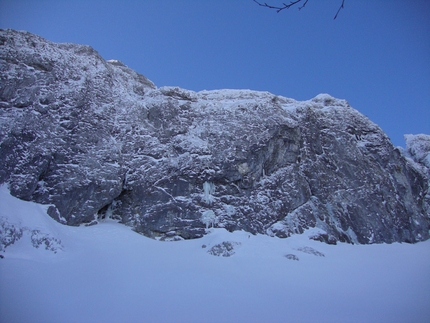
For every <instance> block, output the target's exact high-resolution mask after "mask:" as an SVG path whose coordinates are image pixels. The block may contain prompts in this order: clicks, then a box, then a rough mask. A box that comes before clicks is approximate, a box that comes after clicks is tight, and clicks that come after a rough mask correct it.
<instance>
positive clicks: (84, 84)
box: [0, 30, 430, 244]
mask: <svg viewBox="0 0 430 323" xmlns="http://www.w3.org/2000/svg"><path fill="white" fill-rule="evenodd" d="M423 167H424V166H419V167H418V166H417V162H415V161H413V159H411V158H407V156H406V157H405V155H404V154H402V153H401V151H400V150H399V149H397V148H395V147H393V146H392V144H391V142H390V140H389V138H388V137H387V136H386V135H385V134H384V133H383V132H382V130H381V129H380V128H379V127H378V126H377V125H375V124H374V123H372V122H371V121H370V120H369V119H367V118H366V117H365V116H363V115H362V114H360V113H359V112H357V111H356V110H354V109H353V108H351V107H350V106H349V104H348V103H347V102H346V101H344V100H339V99H335V98H333V97H331V96H329V95H326V94H322V95H318V96H317V97H315V98H314V99H312V100H309V101H304V102H298V101H295V100H292V99H288V98H284V97H280V96H275V95H273V94H270V93H267V92H256V91H248V90H219V91H202V92H198V93H196V92H193V91H188V90H185V89H180V88H177V87H162V88H156V87H155V85H154V84H153V83H152V82H151V81H149V80H148V79H147V78H145V77H144V76H142V75H140V74H138V73H136V72H134V71H132V70H131V69H129V68H128V67H126V66H125V65H124V64H123V63H121V62H119V61H105V60H104V59H103V58H102V57H101V56H100V55H99V54H98V53H97V52H96V51H95V50H94V49H92V48H91V47H89V46H83V45H74V44H54V43H51V42H49V41H47V40H45V39H43V38H41V37H38V36H35V35H32V34H30V33H27V32H17V31H13V30H4V31H1V32H0V183H8V185H9V187H10V190H11V193H12V194H13V195H14V196H17V197H19V198H22V199H25V200H32V201H35V202H38V203H46V204H52V205H55V206H52V207H50V208H49V210H48V213H49V214H50V216H52V217H53V218H54V219H56V220H57V221H60V222H62V223H66V224H69V225H79V224H81V223H97V220H99V219H100V218H105V217H110V218H114V219H118V220H120V221H121V222H122V223H124V224H127V225H130V226H132V227H133V228H134V229H135V230H136V231H137V232H140V233H143V234H145V235H147V236H150V237H155V238H160V239H167V240H177V239H182V238H185V239H189V238H197V237H201V236H202V235H204V234H205V232H206V228H209V227H212V226H213V227H224V228H226V229H227V230H229V231H233V230H245V231H248V232H250V233H263V234H269V235H276V236H278V237H288V236H290V235H291V234H293V233H301V232H303V231H304V230H305V229H307V228H312V227H318V228H321V229H322V230H324V231H325V232H326V233H325V234H321V235H320V236H318V237H314V238H315V239H316V240H320V241H325V242H328V243H335V242H336V241H344V242H350V243H364V244H365V243H380V242H388V243H390V242H395V241H401V242H416V241H421V240H425V239H428V238H429V228H430V214H429V210H430V206H429V205H430V198H429V184H428V183H429V173H428V169H427V168H426V169H427V171H424V170H423V169H424V168H423Z"/></svg>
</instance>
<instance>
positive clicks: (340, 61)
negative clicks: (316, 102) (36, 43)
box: [0, 0, 430, 146]
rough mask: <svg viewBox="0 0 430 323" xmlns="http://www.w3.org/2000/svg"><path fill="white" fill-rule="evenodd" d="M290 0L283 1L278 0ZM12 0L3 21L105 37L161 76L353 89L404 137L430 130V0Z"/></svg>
mask: <svg viewBox="0 0 430 323" xmlns="http://www.w3.org/2000/svg"><path fill="white" fill-rule="evenodd" d="M266 2H268V3H270V4H273V5H279V4H281V3H282V1H279V0H266ZM340 3H341V0H326V1H323V0H309V1H308V3H307V5H306V7H305V8H304V9H302V10H301V11H298V9H297V8H295V7H293V8H290V9H289V10H285V11H283V12H281V13H278V14H277V13H276V12H275V11H273V10H269V9H266V8H262V7H259V6H258V5H257V4H256V3H254V2H253V1H252V0H141V1H138V0H135V1H127V0H122V1H113V0H81V1H72V0H69V1H66V0H39V1H34V0H0V28H13V29H18V30H27V31H29V32H32V33H35V34H38V35H40V36H42V37H45V38H47V39H49V40H51V41H54V42H73V43H80V44H88V45H91V46H92V47H94V48H95V49H96V50H97V51H98V52H99V53H100V54H101V55H102V56H103V57H104V58H105V59H119V60H121V61H122V62H124V63H125V64H126V65H128V66H129V67H131V68H133V69H135V70H136V71H137V72H139V73H141V74H143V75H145V76H147V77H148V78H149V79H151V80H152V81H153V82H154V83H155V84H156V85H157V86H164V85H171V86H180V87H183V88H186V89H190V90H195V91H199V90H203V89H207V90H211V89H220V88H234V89H252V90H262V91H269V92H272V93H274V94H277V95H283V96H286V97H291V98H294V99H297V100H307V99H310V98H312V97H314V96H316V95H317V94H319V93H329V94H331V95H332V96H334V97H338V98H342V99H346V100H347V101H348V102H349V103H350V104H351V105H352V106H353V107H354V108H356V109H357V110H359V111H360V112H361V113H363V114H365V115H366V116H368V117H369V118H370V119H371V120H372V121H374V122H375V123H377V124H378V125H379V126H380V127H381V128H382V129H383V130H384V131H385V132H386V133H387V134H388V136H389V137H390V138H391V139H392V141H393V143H394V144H395V145H399V146H404V141H403V134H407V133H413V134H416V133H427V134H430V19H429V17H430V1H428V0H345V8H344V9H343V10H342V11H341V12H340V14H339V17H338V18H337V19H336V20H333V17H334V15H335V13H336V11H337V9H338V7H339V6H340Z"/></svg>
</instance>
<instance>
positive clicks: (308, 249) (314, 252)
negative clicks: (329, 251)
mask: <svg viewBox="0 0 430 323" xmlns="http://www.w3.org/2000/svg"><path fill="white" fill-rule="evenodd" d="M296 250H298V251H301V252H304V253H307V254H310V255H314V256H318V257H325V255H324V254H323V253H322V252H320V251H318V250H315V249H314V248H312V247H307V246H305V247H299V248H297V249H296Z"/></svg>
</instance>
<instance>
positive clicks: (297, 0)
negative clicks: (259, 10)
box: [253, 0, 345, 19]
mask: <svg viewBox="0 0 430 323" xmlns="http://www.w3.org/2000/svg"><path fill="white" fill-rule="evenodd" d="M253 1H254V2H255V3H256V4H258V5H259V6H261V7H266V8H269V9H274V10H276V12H277V13H279V12H281V11H282V10H284V9H289V8H291V7H292V6H294V5H295V4H298V3H299V2H302V1H303V0H295V1H290V3H285V2H284V3H283V4H282V6H280V7H277V6H272V5H269V4H267V3H266V2H264V3H261V2H258V1H257V0H253ZM308 1H309V0H304V1H303V5H301V6H299V7H298V8H299V10H301V9H303V8H304V7H305V6H306V4H307V3H308ZM344 5H345V0H342V3H341V5H340V7H339V9H338V10H337V12H336V15H335V16H334V18H333V19H336V18H337V16H338V15H339V12H340V10H342V9H343V8H344Z"/></svg>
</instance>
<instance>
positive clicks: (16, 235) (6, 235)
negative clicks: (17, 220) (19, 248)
mask: <svg viewBox="0 0 430 323" xmlns="http://www.w3.org/2000/svg"><path fill="white" fill-rule="evenodd" d="M22 234H23V229H22V228H21V227H19V226H17V225H15V224H12V223H9V222H8V221H7V219H6V218H0V251H5V250H6V248H7V247H8V246H10V245H12V244H14V243H15V242H16V241H18V240H19V239H21V238H22Z"/></svg>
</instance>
